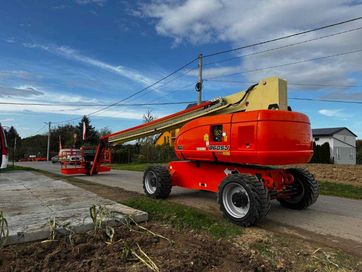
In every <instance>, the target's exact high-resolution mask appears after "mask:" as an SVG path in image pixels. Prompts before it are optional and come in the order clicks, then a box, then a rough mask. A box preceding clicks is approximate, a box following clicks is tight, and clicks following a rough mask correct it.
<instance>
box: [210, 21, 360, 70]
mask: <svg viewBox="0 0 362 272" xmlns="http://www.w3.org/2000/svg"><path fill="white" fill-rule="evenodd" d="M361 29H362V27H357V28H353V29H349V30H345V31H341V32H337V33H333V34H329V35H325V36H321V37H317V38H313V39H308V40H304V41H301V42H296V43H291V44H287V45H283V46H278V47H274V48H270V49H266V50H261V51H257V52H253V53H249V54H244V55H240V56H237V57H232V58H227V59H223V60H217V61H213V62H207V63H205V64H204V66H209V65H212V64H217V63H222V62H227V61H231V60H235V59H239V58H244V57H250V56H254V55H259V54H263V53H267V52H271V51H275V50H279V49H284V48H288V47H292V46H295V45H300V44H305V43H308V42H312V41H317V40H321V39H325V38H330V37H334V36H338V35H342V34H346V33H350V32H353V31H357V30H361Z"/></svg>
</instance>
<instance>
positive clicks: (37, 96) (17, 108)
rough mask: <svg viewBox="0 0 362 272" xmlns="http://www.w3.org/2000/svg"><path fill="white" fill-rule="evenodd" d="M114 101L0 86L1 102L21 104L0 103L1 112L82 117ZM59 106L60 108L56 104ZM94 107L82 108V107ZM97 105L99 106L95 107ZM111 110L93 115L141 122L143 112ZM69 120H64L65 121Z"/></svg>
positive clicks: (128, 109)
mask: <svg viewBox="0 0 362 272" xmlns="http://www.w3.org/2000/svg"><path fill="white" fill-rule="evenodd" d="M113 102H114V101H99V100H98V99H95V98H88V97H84V96H80V95H75V94H67V93H64V92H53V91H47V90H44V88H40V87H34V86H32V85H22V86H18V87H16V88H11V87H0V103H20V104H18V105H15V104H0V113H1V112H4V113H24V112H28V113H29V112H34V113H44V114H62V115H66V116H83V115H88V114H89V113H90V112H93V111H96V110H98V109H101V108H104V105H105V104H106V105H108V104H111V103H113ZM32 103H33V104H34V103H35V104H48V103H50V104H54V105H29V104H32ZM57 104H61V105H57ZM89 104H91V105H95V106H87V107H85V106H82V105H89ZM97 105H99V106H97ZM124 109H125V108H119V107H113V108H109V109H107V110H104V111H102V112H99V113H97V114H96V116H99V117H111V118H120V119H135V120H142V113H141V112H140V111H139V109H137V108H127V110H124ZM66 118H68V117H65V119H66ZM5 121H10V119H6V120H0V122H5Z"/></svg>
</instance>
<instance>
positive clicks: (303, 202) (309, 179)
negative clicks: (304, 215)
mask: <svg viewBox="0 0 362 272" xmlns="http://www.w3.org/2000/svg"><path fill="white" fill-rule="evenodd" d="M287 172H288V173H289V174H292V175H293V177H294V183H293V184H292V185H291V187H292V189H293V190H294V191H295V194H294V195H293V196H292V197H291V198H289V199H278V200H279V202H280V204H281V205H282V206H283V207H286V208H289V209H293V210H303V209H305V208H307V207H309V206H310V205H312V204H313V203H314V202H316V201H317V198H318V196H319V184H318V182H317V181H316V180H315V178H314V176H313V175H312V174H311V173H309V172H308V171H307V170H305V169H301V168H290V169H288V170H287Z"/></svg>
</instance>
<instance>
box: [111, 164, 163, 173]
mask: <svg viewBox="0 0 362 272" xmlns="http://www.w3.org/2000/svg"><path fill="white" fill-rule="evenodd" d="M159 164H161V163H113V164H112V169H117V170H129V171H142V172H143V171H144V170H146V168H147V167H148V166H151V165H159Z"/></svg>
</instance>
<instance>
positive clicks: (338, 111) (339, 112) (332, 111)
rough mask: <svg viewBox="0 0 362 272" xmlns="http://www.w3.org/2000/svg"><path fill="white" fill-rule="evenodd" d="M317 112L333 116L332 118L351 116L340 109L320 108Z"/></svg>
mask: <svg viewBox="0 0 362 272" xmlns="http://www.w3.org/2000/svg"><path fill="white" fill-rule="evenodd" d="M318 112H319V113H320V114H322V115H324V116H327V117H334V118H347V117H351V115H349V114H346V113H344V112H343V110H342V109H321V110H319V111H318Z"/></svg>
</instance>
